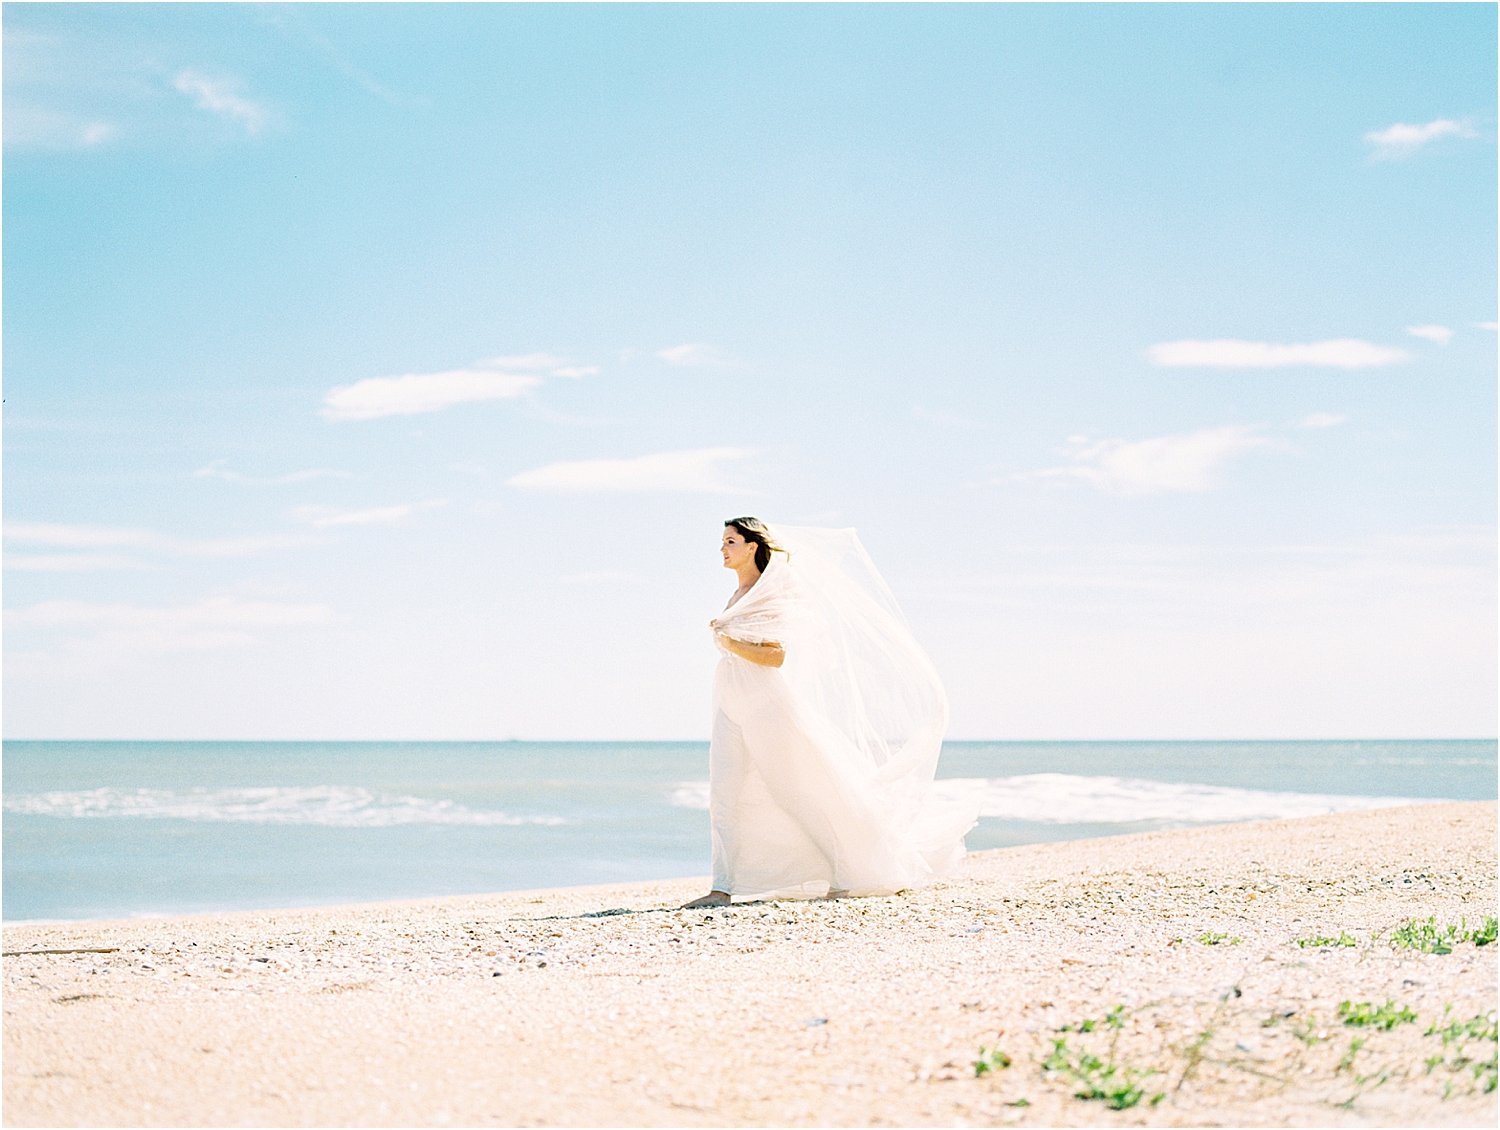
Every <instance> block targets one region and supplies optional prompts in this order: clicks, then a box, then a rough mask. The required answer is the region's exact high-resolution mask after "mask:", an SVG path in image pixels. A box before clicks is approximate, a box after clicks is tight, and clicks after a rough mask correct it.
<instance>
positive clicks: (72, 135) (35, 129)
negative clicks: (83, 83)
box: [5, 95, 119, 150]
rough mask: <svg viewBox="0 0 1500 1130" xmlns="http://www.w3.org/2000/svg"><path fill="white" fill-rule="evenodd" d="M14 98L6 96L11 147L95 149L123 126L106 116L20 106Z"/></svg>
mask: <svg viewBox="0 0 1500 1130" xmlns="http://www.w3.org/2000/svg"><path fill="white" fill-rule="evenodd" d="M13 97H14V96H12V95H7V96H6V98H7V105H6V107H5V147H6V148H7V149H11V148H17V149H52V150H82V149H95V148H97V147H99V146H101V145H103V144H104V143H105V142H108V141H111V140H113V139H114V138H115V137H116V136H117V135H118V133H119V127H117V126H116V125H115V124H114V123H113V122H111V121H108V120H107V119H105V118H103V117H80V116H79V115H77V114H70V113H64V112H62V111H58V110H49V109H46V108H44V107H41V106H32V105H27V104H25V103H21V104H19V105H17V104H15V102H14V101H13Z"/></svg>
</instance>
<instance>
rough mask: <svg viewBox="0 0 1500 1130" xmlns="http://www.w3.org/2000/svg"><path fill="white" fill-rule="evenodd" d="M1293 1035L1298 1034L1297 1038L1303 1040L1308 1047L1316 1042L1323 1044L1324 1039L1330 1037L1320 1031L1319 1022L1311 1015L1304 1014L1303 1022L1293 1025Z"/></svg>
mask: <svg viewBox="0 0 1500 1130" xmlns="http://www.w3.org/2000/svg"><path fill="white" fill-rule="evenodd" d="M1292 1035H1294V1036H1296V1037H1297V1039H1299V1040H1301V1041H1302V1042H1303V1043H1304V1044H1306V1045H1307V1046H1308V1047H1312V1046H1313V1045H1314V1044H1321V1043H1322V1042H1323V1041H1324V1040H1326V1039H1328V1037H1327V1036H1325V1035H1323V1034H1322V1033H1320V1032H1319V1031H1318V1022H1317V1021H1316V1020H1314V1019H1313V1018H1312V1017H1311V1016H1304V1017H1303V1018H1302V1022H1301V1023H1300V1024H1298V1025H1296V1026H1295V1027H1293V1029H1292Z"/></svg>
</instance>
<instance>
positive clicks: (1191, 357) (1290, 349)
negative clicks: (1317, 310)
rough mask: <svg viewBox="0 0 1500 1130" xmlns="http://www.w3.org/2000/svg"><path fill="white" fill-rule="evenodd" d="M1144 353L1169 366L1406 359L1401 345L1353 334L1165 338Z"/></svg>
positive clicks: (1359, 363)
mask: <svg viewBox="0 0 1500 1130" xmlns="http://www.w3.org/2000/svg"><path fill="white" fill-rule="evenodd" d="M1146 356H1147V357H1148V358H1149V360H1150V361H1151V363H1152V364H1153V365H1164V366H1167V367H1171V368H1182V367H1191V368H1209V369H1281V368H1287V367H1290V366H1316V367H1322V368H1331V369H1367V368H1371V367H1374V366H1378V365H1394V364H1396V363H1397V362H1398V361H1404V360H1406V357H1407V353H1406V351H1405V350H1404V349H1393V348H1390V347H1389V346H1383V345H1372V344H1371V343H1370V342H1368V341H1359V340H1356V339H1354V338H1337V339H1334V340H1331V341H1314V342H1308V343H1306V344H1301V345H1277V344H1275V343H1272V342H1267V341H1240V340H1237V339H1234V338H1218V339H1213V340H1209V341H1164V342H1160V343H1158V344H1156V345H1153V346H1151V348H1150V349H1148V350H1147V351H1146Z"/></svg>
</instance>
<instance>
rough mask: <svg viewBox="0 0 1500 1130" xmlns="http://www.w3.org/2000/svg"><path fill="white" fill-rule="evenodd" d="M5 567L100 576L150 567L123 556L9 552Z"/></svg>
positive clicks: (18, 571) (23, 570) (119, 554)
mask: <svg viewBox="0 0 1500 1130" xmlns="http://www.w3.org/2000/svg"><path fill="white" fill-rule="evenodd" d="M5 568H6V570H7V571H8V572H12V573H99V572H106V571H113V570H120V569H148V568H150V566H148V565H147V564H146V563H145V562H144V561H142V560H140V559H139V558H136V557H127V556H126V555H124V554H123V553H7V554H6V555H5Z"/></svg>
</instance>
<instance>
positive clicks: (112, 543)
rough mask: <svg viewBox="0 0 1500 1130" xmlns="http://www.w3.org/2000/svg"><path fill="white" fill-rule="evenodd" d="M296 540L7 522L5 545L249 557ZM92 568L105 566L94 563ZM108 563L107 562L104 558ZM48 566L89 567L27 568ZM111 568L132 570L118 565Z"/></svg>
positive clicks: (82, 565) (53, 560)
mask: <svg viewBox="0 0 1500 1130" xmlns="http://www.w3.org/2000/svg"><path fill="white" fill-rule="evenodd" d="M302 541H303V539H302V538H299V537H288V536H286V535H280V534H268V535H258V536H248V537H229V538H180V537H173V536H171V535H168V534H162V533H158V532H156V531H154V530H142V529H135V528H130V527H121V526H89V525H67V524H63V523H56V522H7V523H6V524H5V543H6V546H7V547H9V546H11V545H12V544H20V545H31V546H45V547H48V548H51V549H68V550H83V551H97V550H118V549H135V550H138V551H142V552H155V553H166V554H170V555H173V556H177V557H248V556H253V555H255V554H258V553H265V552H267V551H269V550H273V549H283V548H286V547H287V546H292V545H299V544H301V543H302ZM94 560H95V564H94V565H93V566H92V567H94V568H103V567H105V566H102V565H99V564H97V560H98V559H97V558H96V559H94ZM106 560H107V559H106ZM44 564H50V566H51V568H50V569H49V571H52V572H77V571H81V570H85V569H87V568H90V567H91V566H90V565H89V563H88V561H87V560H82V561H78V562H76V563H74V564H71V565H70V564H66V563H65V562H63V560H62V558H61V557H57V556H50V557H49V556H45V555H44V556H42V557H38V558H34V559H33V560H32V564H31V566H30V568H31V569H32V570H33V571H40V570H41V569H42V567H43V565H44ZM114 567H121V568H134V567H136V566H134V565H130V566H125V565H118V566H114Z"/></svg>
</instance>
